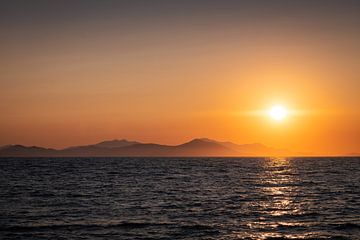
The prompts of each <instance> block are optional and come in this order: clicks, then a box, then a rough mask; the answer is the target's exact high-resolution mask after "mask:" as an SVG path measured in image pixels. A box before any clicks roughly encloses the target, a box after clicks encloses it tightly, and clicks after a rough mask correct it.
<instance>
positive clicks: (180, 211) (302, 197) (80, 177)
mask: <svg viewBox="0 0 360 240" xmlns="http://www.w3.org/2000/svg"><path fill="white" fill-rule="evenodd" d="M287 238H289V239H292V238H295V239H360V158H294V159H284V158H43V159H41V158H33V159H25V158H23V159H16V158H12V159H11V158H7V159H0V239H287Z"/></svg>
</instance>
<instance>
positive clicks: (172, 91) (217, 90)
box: [0, 0, 360, 154]
mask: <svg viewBox="0 0 360 240" xmlns="http://www.w3.org/2000/svg"><path fill="white" fill-rule="evenodd" d="M359 13H360V1H346V0H339V1H331V0H324V1H320V0H317V1H314V0H311V1H304V0H302V1H271V0H264V1H257V0H252V1H226V0H219V1H169V0H164V1H148V0H146V1H145V0H144V1H136V0H131V1H130V0H129V1H106V0H104V1H90V0H86V1H85V0H84V1H76V0H71V1H25V0H24V1H16V0H8V1H1V3H0V28H1V32H0V111H1V117H0V145H5V144H15V143H18V144H25V145H41V146H46V147H64V146H69V145H75V144H88V143H94V142H97V141H100V140H105V139H114V138H127V139H130V140H139V141H145V142H159V143H168V144H177V143H181V142H183V141H187V140H189V139H191V138H193V137H209V138H215V139H217V140H230V141H234V142H237V143H251V142H261V143H264V144H266V145H269V146H274V147H284V148H289V149H294V150H298V151H304V152H314V153H321V154H338V153H349V152H360V77H359V76H360V67H359V66H360V45H359V43H360V14H359ZM273 104H283V105H285V106H286V107H287V108H288V109H289V110H291V111H294V112H296V113H297V114H294V115H291V116H289V117H288V118H287V119H285V120H284V121H283V122H281V123H278V122H274V121H272V120H271V119H269V118H268V116H265V115H264V114H254V113H256V112H258V111H262V110H264V109H268V108H269V107H270V106H272V105H273Z"/></svg>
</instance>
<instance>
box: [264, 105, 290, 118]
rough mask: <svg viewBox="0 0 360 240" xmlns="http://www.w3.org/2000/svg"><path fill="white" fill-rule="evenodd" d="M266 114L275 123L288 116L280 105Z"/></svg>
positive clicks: (286, 111)
mask: <svg viewBox="0 0 360 240" xmlns="http://www.w3.org/2000/svg"><path fill="white" fill-rule="evenodd" d="M268 113H269V116H270V117H271V118H272V119H274V120H276V121H282V120H283V119H284V118H286V117H287V116H288V110H287V109H286V108H285V107H284V106H281V105H276V106H273V107H271V108H270V110H269V112H268Z"/></svg>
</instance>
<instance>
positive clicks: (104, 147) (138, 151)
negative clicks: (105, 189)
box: [0, 138, 295, 157]
mask: <svg viewBox="0 0 360 240" xmlns="http://www.w3.org/2000/svg"><path fill="white" fill-rule="evenodd" d="M294 154H295V153H294V152H292V151H290V150H286V149H276V148H272V147H268V146H265V145H263V144H260V143H252V144H236V143H232V142H221V141H216V140H213V139H209V138H195V139H193V140H191V141H189V142H186V143H183V144H179V145H162V144H156V143H142V142H137V141H128V140H126V139H122V140H117V139H115V140H110V141H103V142H99V143H96V144H92V145H83V146H72V147H68V148H64V149H53V148H44V147H38V146H24V145H7V146H3V147H1V148H0V156H2V157H110V156H113V157H118V156H124V157H125V156H134V157H135V156H136V157H140V156H149V157H172V156H174V157H176V156H189V157H190V156H212V157H213V156H234V157H235V156H274V155H277V156H290V155H294Z"/></svg>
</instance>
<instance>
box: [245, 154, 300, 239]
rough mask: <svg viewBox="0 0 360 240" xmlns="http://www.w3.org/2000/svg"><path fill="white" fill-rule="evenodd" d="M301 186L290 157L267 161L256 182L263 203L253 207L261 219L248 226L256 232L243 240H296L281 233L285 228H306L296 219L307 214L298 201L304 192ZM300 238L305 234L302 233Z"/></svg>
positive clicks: (258, 202)
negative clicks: (272, 239) (284, 239)
mask: <svg viewBox="0 0 360 240" xmlns="http://www.w3.org/2000/svg"><path fill="white" fill-rule="evenodd" d="M298 183H299V178H298V174H297V172H296V170H295V168H293V167H292V162H291V159H290V158H267V159H265V160H264V161H263V164H262V166H261V169H260V171H259V172H258V175H257V180H256V188H257V191H258V192H259V194H260V198H259V199H260V200H259V201H256V202H254V203H253V204H252V206H251V209H252V211H254V212H257V213H259V216H260V217H258V218H257V219H256V220H254V221H253V222H251V223H248V224H247V226H248V228H250V229H251V230H252V231H251V233H250V232H249V234H246V235H245V236H244V234H243V235H242V237H250V238H255V239H266V238H268V237H294V235H291V236H289V235H287V234H286V232H281V229H283V228H289V227H296V226H300V227H301V226H303V225H304V223H301V222H299V221H297V220H296V216H297V215H299V214H302V212H303V210H302V208H301V202H299V201H297V194H298V193H299V192H300V191H301V189H300V187H299V184H298ZM269 229H270V231H269ZM254 230H257V231H254ZM296 237H300V238H301V237H304V235H302V234H300V233H299V234H298V235H297V236H296Z"/></svg>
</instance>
